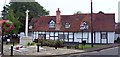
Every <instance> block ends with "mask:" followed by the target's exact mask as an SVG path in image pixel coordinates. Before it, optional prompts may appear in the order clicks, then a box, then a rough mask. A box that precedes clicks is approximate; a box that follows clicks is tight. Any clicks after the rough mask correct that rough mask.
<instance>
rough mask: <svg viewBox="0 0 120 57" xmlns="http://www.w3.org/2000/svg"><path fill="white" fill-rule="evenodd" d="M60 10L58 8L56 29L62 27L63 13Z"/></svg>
mask: <svg viewBox="0 0 120 57" xmlns="http://www.w3.org/2000/svg"><path fill="white" fill-rule="evenodd" d="M60 13H61V12H60V10H59V8H58V10H57V11H56V28H55V30H60V28H61V15H60Z"/></svg>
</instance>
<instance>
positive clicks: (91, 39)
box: [91, 0, 93, 47]
mask: <svg viewBox="0 0 120 57" xmlns="http://www.w3.org/2000/svg"><path fill="white" fill-rule="evenodd" d="M91 46H92V47H93V6H92V0H91Z"/></svg>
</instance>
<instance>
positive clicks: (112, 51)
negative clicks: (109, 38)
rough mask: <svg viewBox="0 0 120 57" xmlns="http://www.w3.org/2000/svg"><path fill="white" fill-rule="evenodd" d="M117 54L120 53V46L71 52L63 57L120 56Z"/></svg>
mask: <svg viewBox="0 0 120 57" xmlns="http://www.w3.org/2000/svg"><path fill="white" fill-rule="evenodd" d="M118 54H120V47H119V48H118V47H114V48H109V49H105V50H101V51H94V52H87V53H79V54H74V55H73V54H71V55H66V56H64V57H120V56H119V55H118Z"/></svg>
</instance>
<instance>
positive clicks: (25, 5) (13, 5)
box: [6, 2, 49, 33]
mask: <svg viewBox="0 0 120 57" xmlns="http://www.w3.org/2000/svg"><path fill="white" fill-rule="evenodd" d="M9 4H10V5H9V6H8V5H7V6H6V7H7V9H8V10H7V12H8V14H7V19H11V21H12V22H14V23H15V26H18V27H17V28H16V30H18V32H20V31H21V32H24V30H25V19H26V13H25V11H26V10H27V9H28V10H29V21H30V20H31V19H32V18H33V17H40V16H45V15H49V11H47V10H46V9H44V7H43V6H41V5H40V4H39V3H38V2H10V3H9ZM14 19H15V20H14ZM18 24H19V25H18ZM18 28H20V29H18ZM14 32H15V33H16V32H17V31H14Z"/></svg>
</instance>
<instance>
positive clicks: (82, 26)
mask: <svg viewBox="0 0 120 57" xmlns="http://www.w3.org/2000/svg"><path fill="white" fill-rule="evenodd" d="M80 29H81V30H86V29H88V24H87V23H86V22H85V21H83V22H82V23H81V25H80Z"/></svg>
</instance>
